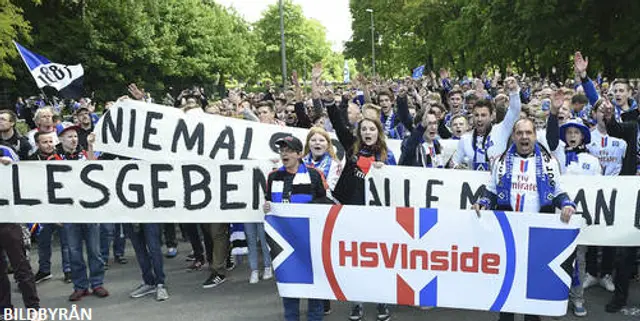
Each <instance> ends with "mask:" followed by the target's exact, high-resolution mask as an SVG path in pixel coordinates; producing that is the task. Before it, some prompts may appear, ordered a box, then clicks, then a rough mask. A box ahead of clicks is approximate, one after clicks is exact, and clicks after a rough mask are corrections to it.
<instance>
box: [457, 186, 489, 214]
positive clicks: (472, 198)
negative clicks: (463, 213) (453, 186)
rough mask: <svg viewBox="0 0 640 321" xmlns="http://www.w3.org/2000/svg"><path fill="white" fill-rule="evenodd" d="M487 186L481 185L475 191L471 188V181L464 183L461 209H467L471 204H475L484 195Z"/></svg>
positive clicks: (461, 192) (461, 193)
mask: <svg viewBox="0 0 640 321" xmlns="http://www.w3.org/2000/svg"><path fill="white" fill-rule="evenodd" d="M485 188H486V187H485V186H484V185H482V186H480V187H479V188H478V189H477V190H476V192H475V193H474V192H473V190H471V186H470V185H469V183H467V182H464V183H462V190H461V191H460V209H461V210H466V209H467V208H468V206H469V205H473V204H475V203H476V202H478V200H479V199H480V198H481V197H482V195H483V194H484V191H485Z"/></svg>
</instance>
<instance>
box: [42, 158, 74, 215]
mask: <svg viewBox="0 0 640 321" xmlns="http://www.w3.org/2000/svg"><path fill="white" fill-rule="evenodd" d="M46 169H47V183H48V184H47V196H48V197H49V204H59V205H71V204H73V199H71V198H69V197H64V198H57V197H56V190H57V189H61V188H63V187H64V186H63V185H62V183H60V182H56V178H55V173H56V172H60V173H66V172H70V171H71V166H69V165H58V164H47V166H46Z"/></svg>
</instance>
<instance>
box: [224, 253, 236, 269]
mask: <svg viewBox="0 0 640 321" xmlns="http://www.w3.org/2000/svg"><path fill="white" fill-rule="evenodd" d="M226 268H227V271H233V269H235V268H236V256H235V255H231V254H230V255H229V256H228V257H227V266H226Z"/></svg>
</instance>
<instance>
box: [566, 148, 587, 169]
mask: <svg viewBox="0 0 640 321" xmlns="http://www.w3.org/2000/svg"><path fill="white" fill-rule="evenodd" d="M586 151H587V149H586V148H585V147H584V146H580V147H576V149H571V150H565V153H564V154H565V157H566V161H565V163H564V166H569V164H571V163H573V162H576V163H577V162H578V161H579V160H578V154H580V153H583V152H586Z"/></svg>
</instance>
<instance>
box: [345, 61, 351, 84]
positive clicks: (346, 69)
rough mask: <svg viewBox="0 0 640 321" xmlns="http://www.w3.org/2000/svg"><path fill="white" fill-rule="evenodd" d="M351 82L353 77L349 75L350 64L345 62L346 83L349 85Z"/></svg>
mask: <svg viewBox="0 0 640 321" xmlns="http://www.w3.org/2000/svg"><path fill="white" fill-rule="evenodd" d="M350 82H351V75H350V74H349V62H348V61H346V60H345V61H344V83H345V84H348V83H350Z"/></svg>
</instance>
